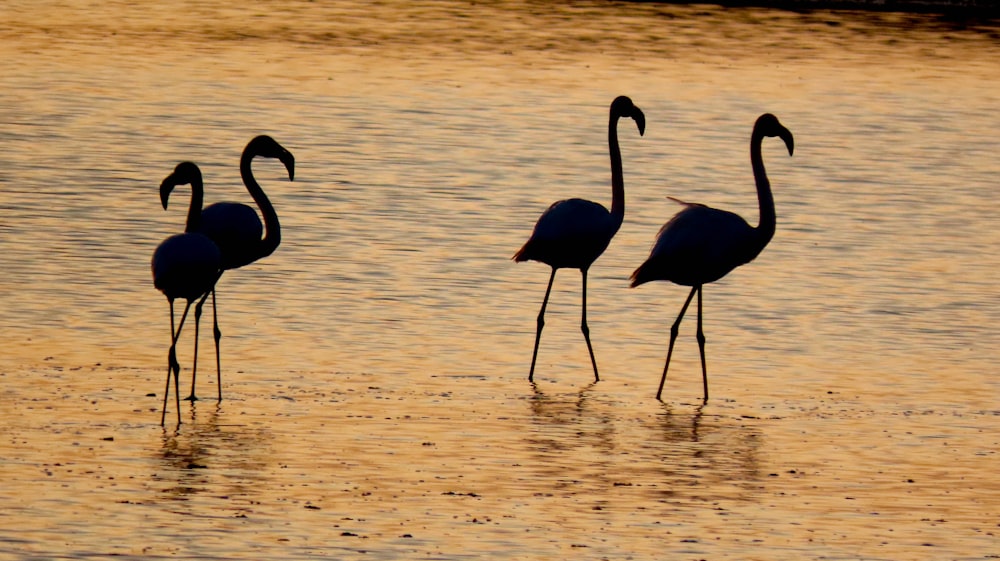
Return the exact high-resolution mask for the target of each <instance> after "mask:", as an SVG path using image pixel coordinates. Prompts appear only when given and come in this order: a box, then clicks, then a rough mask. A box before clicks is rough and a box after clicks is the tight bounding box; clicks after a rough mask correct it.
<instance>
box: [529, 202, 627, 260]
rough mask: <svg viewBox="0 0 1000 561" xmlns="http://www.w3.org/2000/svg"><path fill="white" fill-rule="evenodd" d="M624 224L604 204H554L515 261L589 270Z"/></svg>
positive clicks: (539, 219) (539, 220)
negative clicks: (538, 262) (530, 261)
mask: <svg viewBox="0 0 1000 561" xmlns="http://www.w3.org/2000/svg"><path fill="white" fill-rule="evenodd" d="M619 227H621V222H620V221H616V220H615V219H614V218H613V217H612V216H611V213H610V212H608V209H606V208H604V205H601V204H598V203H595V202H593V201H588V200H585V199H566V200H563V201H558V202H556V203H553V204H552V206H550V207H549V208H548V210H546V211H545V212H544V213H543V214H542V216H540V217H539V218H538V223H536V224H535V229H534V231H532V233H531V237H530V238H529V239H528V241H527V242H526V243H525V244H524V246H523V247H522V248H521V249H520V250H519V251H518V252H517V253H516V254H515V255H514V261H517V262H521V261H529V260H532V261H540V262H542V263H545V264H546V265H549V266H550V267H554V268H556V269H561V268H568V269H586V268H588V267H590V265H591V264H593V263H594V261H596V260H597V258H598V257H600V256H601V254H602V253H604V250H605V249H607V247H608V244H610V243H611V238H612V237H614V235H615V233H616V232H617V231H618V228H619Z"/></svg>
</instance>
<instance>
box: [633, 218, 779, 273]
mask: <svg viewBox="0 0 1000 561" xmlns="http://www.w3.org/2000/svg"><path fill="white" fill-rule="evenodd" d="M681 204H683V205H685V207H686V208H684V210H682V211H680V212H678V213H677V214H676V215H674V217H673V218H671V219H670V221H669V222H667V223H666V224H665V225H664V226H663V228H661V229H660V232H659V234H657V237H656V243H655V244H654V245H653V249H652V250H651V251H650V255H649V258H648V259H647V260H646V261H645V262H644V263H643V264H642V265H640V266H639V268H638V269H637V270H636V271H635V273H633V275H632V286H639V285H640V284H643V283H647V282H650V281H654V280H668V281H670V282H673V283H675V284H679V285H683V286H698V285H701V284H707V283H710V282H715V281H717V280H719V279H721V278H722V277H724V276H726V275H727V274H728V273H729V272H730V271H732V270H733V269H735V268H736V267H739V266H740V265H743V264H746V263H749V262H750V261H752V260H753V258H754V257H756V256H757V255H758V254H759V253H760V250H761V249H763V248H762V247H760V246H759V244H755V243H754V241H755V236H754V229H753V227H752V226H750V225H749V224H747V221H746V220H744V219H743V218H742V217H740V216H739V215H738V214H734V213H732V212H729V211H725V210H719V209H715V208H711V207H708V206H705V205H700V204H694V203H681Z"/></svg>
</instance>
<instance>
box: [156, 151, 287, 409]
mask: <svg viewBox="0 0 1000 561" xmlns="http://www.w3.org/2000/svg"><path fill="white" fill-rule="evenodd" d="M257 156H262V157H265V158H277V159H278V160H280V161H281V162H282V163H283V164H285V168H286V169H287V170H288V179H289V180H294V179H295V157H294V156H292V153H291V152H289V151H288V150H286V149H285V148H284V147H283V146H281V145H280V144H278V142H277V141H275V140H274V139H273V138H271V137H270V136H266V135H261V136H257V137H255V138H254V139H253V140H251V141H250V142H249V143H248V144H247V145H246V147H245V148H244V149H243V155H242V156H241V157H240V176H241V177H242V178H243V184H244V185H245V186H246V188H247V191H249V193H250V196H251V197H252V198H253V200H254V202H256V203H257V206H258V207H260V211H261V214H262V215H263V216H264V223H263V225H262V224H261V221H260V218H258V217H257V212H256V211H254V209H253V208H251V207H249V206H247V205H245V204H242V203H232V202H219V203H214V204H212V205H209V206H207V207H205V209H204V210H202V211H201V226H200V230H199V231H200V232H201V233H202V234H204V235H206V236H208V237H209V238H210V239H211V240H212V241H213V242H215V244H216V245H217V246H218V247H219V250H220V251H221V252H222V270H223V271H226V270H229V269H237V268H239V267H243V266H244V265H248V264H250V263H253V262H254V261H257V260H258V259H261V258H263V257H267V256H268V255H271V254H272V253H274V250H275V249H277V247H278V245H279V244H280V243H281V224H280V223H279V222H278V213H277V212H275V210H274V206H273V205H272V204H271V201H270V200H269V199H268V198H267V195H265V194H264V190H263V189H262V188H261V187H260V184H259V183H257V180H256V179H255V178H254V176H253V170H252V169H251V163H252V162H253V159H254V158H255V157H257ZM167 195H169V190H168V191H167ZM161 196H165V195H163V194H162V193H161ZM265 228H266V229H267V230H266V235H265V233H264V232H265V230H264V229H265ZM215 292H216V289H215V286H212V288H211V294H212V319H213V334H214V337H215V367H216V373H217V380H218V391H219V401H222V358H221V353H220V351H219V341H220V340H221V339H222V331H221V330H220V329H219V314H218V311H217V308H216V303H215ZM207 297H208V295H207V294H206V295H205V297H204V298H202V299H201V300H200V301H199V302H198V304H197V305H196V306H195V309H194V316H195V333H196V336H197V332H198V324H199V323H200V321H201V313H202V306H203V305H204V303H205V299H206V298H207ZM197 348H198V347H197V345H196V346H195V364H194V367H193V368H192V370H191V395H190V396H188V397H187V398H186V399H187V400H189V401H195V400H197V399H198V398H197V397H196V396H195V381H196V380H197V375H198V362H197V361H198V355H197Z"/></svg>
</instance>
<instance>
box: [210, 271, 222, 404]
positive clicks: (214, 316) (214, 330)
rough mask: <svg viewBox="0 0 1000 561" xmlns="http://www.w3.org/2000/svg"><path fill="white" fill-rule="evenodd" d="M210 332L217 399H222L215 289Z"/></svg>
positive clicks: (219, 334) (219, 333) (219, 337)
mask: <svg viewBox="0 0 1000 561" xmlns="http://www.w3.org/2000/svg"><path fill="white" fill-rule="evenodd" d="M212 324H213V327H212V333H213V335H214V336H215V376H216V383H217V385H218V390H219V401H222V355H221V354H220V353H219V341H221V340H222V331H220V330H219V312H218V311H217V310H216V307H215V289H214V288H213V289H212Z"/></svg>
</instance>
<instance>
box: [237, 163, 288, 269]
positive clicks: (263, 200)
mask: <svg viewBox="0 0 1000 561" xmlns="http://www.w3.org/2000/svg"><path fill="white" fill-rule="evenodd" d="M254 156H255V154H254V153H253V152H248V151H244V152H243V156H242V157H241V158H240V176H241V177H242V178H243V184H244V185H246V188H247V191H249V192H250V196H251V197H253V200H254V202H255V203H257V206H258V207H259V208H260V213H261V215H263V216H264V228H265V231H264V239H262V240H261V241H260V246H259V247H260V255H259V257H265V256H267V255H271V254H272V253H274V250H275V249H277V248H278V244H280V243H281V224H280V223H279V222H278V213H277V212H276V211H275V210H274V205H272V204H271V201H270V199H268V198H267V195H265V194H264V190H263V189H261V187H260V184H258V183H257V180H256V179H254V176H253V170H252V169H251V167H250V164H251V163H252V162H253V158H254Z"/></svg>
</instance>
